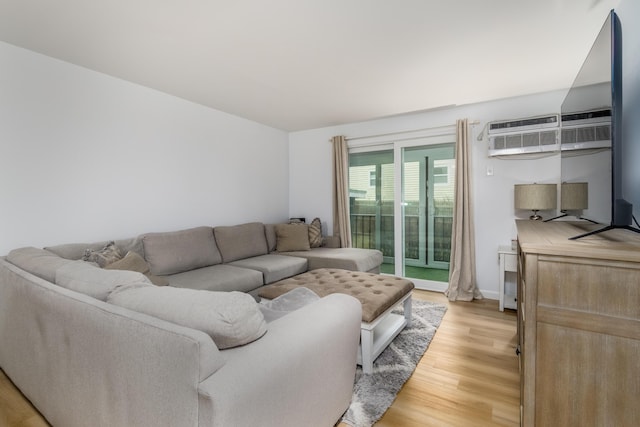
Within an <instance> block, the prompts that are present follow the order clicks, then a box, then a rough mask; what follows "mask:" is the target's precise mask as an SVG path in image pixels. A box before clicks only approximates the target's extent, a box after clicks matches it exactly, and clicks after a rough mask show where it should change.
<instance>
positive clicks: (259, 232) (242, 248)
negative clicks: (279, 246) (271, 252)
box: [213, 222, 268, 263]
mask: <svg viewBox="0 0 640 427" xmlns="http://www.w3.org/2000/svg"><path fill="white" fill-rule="evenodd" d="M213 232H214V234H215V236H216V243H218V247H219V248H220V253H222V259H223V261H224V262H225V263H227V262H233V261H236V260H239V259H244V258H250V257H254V256H258V255H265V254H267V253H268V247H267V238H266V236H265V232H264V224H262V223H261V222H250V223H247V224H240V225H233V226H221V227H215V228H214V229H213Z"/></svg>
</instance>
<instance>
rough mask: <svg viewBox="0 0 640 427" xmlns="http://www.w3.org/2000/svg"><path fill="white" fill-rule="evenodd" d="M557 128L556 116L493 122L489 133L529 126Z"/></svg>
mask: <svg viewBox="0 0 640 427" xmlns="http://www.w3.org/2000/svg"><path fill="white" fill-rule="evenodd" d="M541 125H542V126H545V125H546V126H549V125H551V126H558V116H557V115H555V114H554V115H552V116H544V117H533V118H530V119H520V120H511V121H508V122H493V123H490V124H489V133H491V132H496V131H500V130H504V131H507V132H508V131H512V130H514V129H522V128H526V127H529V126H541Z"/></svg>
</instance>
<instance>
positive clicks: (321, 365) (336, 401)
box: [200, 294, 362, 427]
mask: <svg viewBox="0 0 640 427" xmlns="http://www.w3.org/2000/svg"><path fill="white" fill-rule="evenodd" d="M361 321H362V306H361V304H360V302H359V301H358V300H356V299H355V298H352V297H350V296H348V295H344V294H332V295H329V296H327V297H324V298H322V299H320V300H318V301H316V302H313V303H311V304H309V305H307V306H305V307H303V308H301V309H299V310H296V311H294V312H292V313H290V314H288V315H286V316H284V317H281V318H279V319H278V320H275V321H273V322H272V323H270V324H269V330H268V332H267V333H266V335H264V336H263V337H262V338H260V339H259V340H257V341H255V342H253V343H251V344H248V345H246V346H243V347H239V348H235V349H230V350H224V351H222V352H221V353H222V355H223V357H224V358H225V359H226V362H225V365H224V366H223V367H222V368H220V369H219V370H218V371H216V372H215V373H214V374H212V375H211V376H210V377H209V378H207V379H206V380H205V381H203V382H202V384H201V386H200V401H201V404H200V414H201V420H206V419H213V420H214V424H213V425H214V426H227V425H246V426H250V425H260V426H267V427H268V426H282V425H313V426H331V425H334V424H335V423H336V422H337V421H338V419H339V418H340V416H341V415H342V414H343V413H344V411H346V409H347V407H348V406H349V403H350V401H351V395H352V393H353V383H354V378H355V369H356V363H357V362H356V358H357V349H358V340H359V335H360V325H361Z"/></svg>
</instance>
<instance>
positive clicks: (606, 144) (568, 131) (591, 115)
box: [560, 108, 611, 151]
mask: <svg viewBox="0 0 640 427" xmlns="http://www.w3.org/2000/svg"><path fill="white" fill-rule="evenodd" d="M560 128H561V132H560V149H561V150H562V151H567V150H587V149H594V148H611V109H610V108H605V109H600V110H591V111H584V112H578V113H570V114H563V115H562V117H561V122H560Z"/></svg>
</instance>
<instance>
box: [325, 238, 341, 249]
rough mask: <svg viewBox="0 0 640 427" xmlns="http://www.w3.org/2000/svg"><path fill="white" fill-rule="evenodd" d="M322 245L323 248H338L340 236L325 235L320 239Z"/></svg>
mask: <svg viewBox="0 0 640 427" xmlns="http://www.w3.org/2000/svg"><path fill="white" fill-rule="evenodd" d="M322 246H324V247H325V248H339V247H340V236H325V237H324V239H323V241H322Z"/></svg>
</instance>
